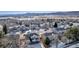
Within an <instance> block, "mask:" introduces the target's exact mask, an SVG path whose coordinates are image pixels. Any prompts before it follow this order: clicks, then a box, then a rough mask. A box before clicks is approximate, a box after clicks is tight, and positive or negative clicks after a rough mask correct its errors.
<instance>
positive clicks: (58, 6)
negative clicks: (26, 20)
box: [0, 0, 79, 11]
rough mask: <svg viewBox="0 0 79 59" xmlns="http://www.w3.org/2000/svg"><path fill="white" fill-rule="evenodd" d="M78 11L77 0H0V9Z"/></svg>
mask: <svg viewBox="0 0 79 59" xmlns="http://www.w3.org/2000/svg"><path fill="white" fill-rule="evenodd" d="M72 10H74V11H79V1H78V0H0V11H72Z"/></svg>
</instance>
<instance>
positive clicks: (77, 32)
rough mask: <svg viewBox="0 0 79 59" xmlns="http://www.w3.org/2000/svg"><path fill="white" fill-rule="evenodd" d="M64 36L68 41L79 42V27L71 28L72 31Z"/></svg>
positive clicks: (69, 30)
mask: <svg viewBox="0 0 79 59" xmlns="http://www.w3.org/2000/svg"><path fill="white" fill-rule="evenodd" d="M64 35H65V36H66V37H67V38H68V39H72V40H73V41H78V40H79V28H77V27H71V28H70V29H68V30H67V31H66V32H65V33H64Z"/></svg>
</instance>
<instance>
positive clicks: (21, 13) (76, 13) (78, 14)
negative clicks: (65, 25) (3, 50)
mask: <svg viewBox="0 0 79 59" xmlns="http://www.w3.org/2000/svg"><path fill="white" fill-rule="evenodd" d="M41 15H71V16H72V15H74V16H79V11H65V12H64V11H63V12H62V11H61V12H53V11H50V12H40V11H39V12H26V11H24V12H22V11H21V12H20V11H19V12H18V11H16V12H15V11H12V12H9V11H6V12H5V11H4V12H1V11H0V17H2V16H41Z"/></svg>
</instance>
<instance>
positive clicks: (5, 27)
mask: <svg viewBox="0 0 79 59" xmlns="http://www.w3.org/2000/svg"><path fill="white" fill-rule="evenodd" d="M3 32H4V33H5V34H7V26H6V24H5V25H3Z"/></svg>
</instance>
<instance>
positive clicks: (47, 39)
mask: <svg viewBox="0 0 79 59" xmlns="http://www.w3.org/2000/svg"><path fill="white" fill-rule="evenodd" d="M50 42H51V41H50V39H49V38H48V37H46V39H45V41H44V43H45V44H46V45H47V46H49V45H50Z"/></svg>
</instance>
